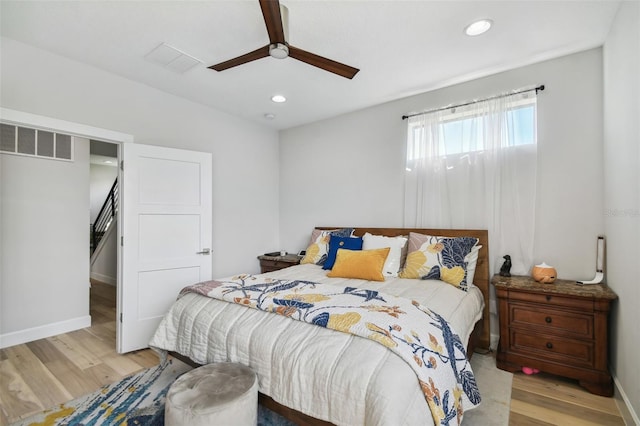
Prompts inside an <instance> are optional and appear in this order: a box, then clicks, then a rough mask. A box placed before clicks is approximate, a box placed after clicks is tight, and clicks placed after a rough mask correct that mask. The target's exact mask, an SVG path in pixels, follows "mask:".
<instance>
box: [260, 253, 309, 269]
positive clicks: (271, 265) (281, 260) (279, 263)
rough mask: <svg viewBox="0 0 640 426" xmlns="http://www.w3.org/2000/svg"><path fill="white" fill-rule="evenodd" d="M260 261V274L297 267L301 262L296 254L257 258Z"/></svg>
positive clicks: (300, 257) (300, 258)
mask: <svg viewBox="0 0 640 426" xmlns="http://www.w3.org/2000/svg"><path fill="white" fill-rule="evenodd" d="M258 260H259V261H260V273H262V274H264V273H265V272H271V271H277V270H279V269H283V268H288V267H289V266H293V265H297V264H299V263H300V260H302V256H298V255H297V254H287V255H285V256H258Z"/></svg>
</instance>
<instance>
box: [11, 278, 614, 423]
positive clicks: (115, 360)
mask: <svg viewBox="0 0 640 426" xmlns="http://www.w3.org/2000/svg"><path fill="white" fill-rule="evenodd" d="M115 305H116V292H115V288H114V287H112V286H109V285H106V284H102V283H99V282H93V285H92V288H91V318H92V326H91V327H90V328H86V329H83V330H78V331H74V332H71V333H67V334H62V335H59V336H54V337H49V338H47V339H41V340H37V341H35V342H31V343H27V344H24V345H17V346H13V347H10V348H6V349H2V350H0V426H4V425H7V424H8V423H9V422H13V421H16V420H18V419H20V418H24V417H27V416H29V415H32V414H34V413H37V412H39V411H42V410H44V409H46V408H49V407H52V406H54V405H56V404H60V403H63V402H66V401H69V400H71V399H74V398H77V397H80V396H82V395H85V394H87V393H90V392H93V391H95V390H97V389H99V388H100V387H102V386H103V385H106V384H110V383H113V382H116V381H118V380H120V379H121V378H122V377H125V376H128V375H130V374H133V373H136V372H137V371H140V370H142V369H145V368H149V367H152V366H154V365H157V364H158V357H157V356H156V354H155V353H154V352H152V351H151V350H148V349H147V350H143V351H138V352H134V353H130V354H126V355H118V354H117V353H116V351H115V340H116V336H115V333H116V332H115V327H116V322H115V320H116V310H115ZM509 424H510V425H512V426H513V425H517V426H520V425H523V426H529V425H531V426H542V425H563V426H564V425H576V426H581V425H607V426H608V425H624V421H623V420H622V417H621V416H620V413H619V411H618V409H617V406H616V403H615V401H614V399H613V398H604V397H600V396H596V395H592V394H590V393H589V392H587V391H585V390H583V389H582V388H581V387H580V386H578V385H577V384H576V383H575V382H574V381H571V380H567V379H562V378H558V377H555V376H551V375H547V374H543V373H541V374H538V375H535V376H526V375H524V374H522V373H517V374H515V375H514V378H513V387H512V393H511V412H510V421H509ZM471 426H485V425H471ZM487 426H488V425H487Z"/></svg>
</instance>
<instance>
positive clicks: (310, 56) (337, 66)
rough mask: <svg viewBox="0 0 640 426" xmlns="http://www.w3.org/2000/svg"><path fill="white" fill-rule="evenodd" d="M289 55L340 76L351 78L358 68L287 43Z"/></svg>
mask: <svg viewBox="0 0 640 426" xmlns="http://www.w3.org/2000/svg"><path fill="white" fill-rule="evenodd" d="M289 56H290V57H292V58H294V59H297V60H299V61H302V62H306V63H307V64H309V65H313V66H314V67H318V68H321V69H323V70H325V71H329V72H332V73H334V74H338V75H340V76H342V77H345V78H348V79H352V78H353V77H354V76H355V75H356V74H357V73H358V71H360V70H359V69H358V68H354V67H350V66H349V65H345V64H341V63H340V62H336V61H334V60H331V59H327V58H325V57H323V56H319V55H316V54H315V53H311V52H307V51H305V50H302V49H298V48H297V47H293V46H291V45H289Z"/></svg>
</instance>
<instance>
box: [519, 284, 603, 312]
mask: <svg viewBox="0 0 640 426" xmlns="http://www.w3.org/2000/svg"><path fill="white" fill-rule="evenodd" d="M548 285H553V284H548ZM509 300H513V301H522V302H527V303H540V304H541V305H547V306H556V307H561V308H562V309H566V308H575V309H578V310H582V311H585V312H593V310H594V305H593V299H589V298H575V297H566V296H558V295H556V294H552V293H526V292H520V291H518V292H515V291H510V292H509Z"/></svg>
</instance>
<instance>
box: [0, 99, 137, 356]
mask: <svg viewBox="0 0 640 426" xmlns="http://www.w3.org/2000/svg"><path fill="white" fill-rule="evenodd" d="M0 118H1V121H2V122H3V123H6V124H12V125H16V126H26V127H30V128H35V129H39V130H46V131H52V132H57V133H65V134H68V135H71V136H77V137H82V138H87V139H95V140H100V141H104V142H110V143H115V144H117V145H118V179H119V182H122V169H121V167H120V161H121V158H122V144H125V143H133V142H134V137H133V135H130V134H127V133H121V132H116V131H113V130H108V129H103V128H100V127H94V126H87V125H84V124H80V123H74V122H71V121H66V120H60V119H57V118H52V117H47V116H44V115H38V114H32V113H28V112H24V111H17V110H14V109H11V108H4V107H0ZM87 208H88V206H87ZM121 213H122V208H118V215H117V221H118V239H120V236H121V235H122V234H121V228H120V227H121V223H122V217H121ZM87 225H88V224H83V225H82V226H84V227H85V228H86V226H87ZM117 247H118V253H117V264H118V271H117V277H116V291H117V288H118V287H119V285H120V280H121V271H120V269H121V265H120V264H121V259H120V256H121V249H120V244H118V245H117ZM89 279H90V277H87V285H90V281H89ZM116 320H117V318H116ZM47 337H48V336H47ZM117 342H118V336H117V335H116V344H117Z"/></svg>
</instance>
